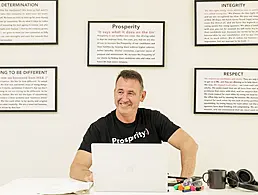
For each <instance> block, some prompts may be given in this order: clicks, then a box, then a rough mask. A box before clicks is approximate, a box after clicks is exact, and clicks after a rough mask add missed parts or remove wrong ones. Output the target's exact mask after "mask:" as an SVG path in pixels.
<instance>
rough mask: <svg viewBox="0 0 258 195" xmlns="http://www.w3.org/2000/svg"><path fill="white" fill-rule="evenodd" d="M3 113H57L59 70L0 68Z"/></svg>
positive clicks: (0, 104) (0, 102)
mask: <svg viewBox="0 0 258 195" xmlns="http://www.w3.org/2000/svg"><path fill="white" fill-rule="evenodd" d="M0 112H57V67H55V66H53V67H11V66H10V67H0Z"/></svg>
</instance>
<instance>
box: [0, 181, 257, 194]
mask: <svg viewBox="0 0 258 195" xmlns="http://www.w3.org/2000/svg"><path fill="white" fill-rule="evenodd" d="M50 181H53V178H22V179H16V180H13V181H11V182H9V183H7V184H5V185H3V186H0V195H38V192H40V191H41V190H43V189H45V188H46V186H47V185H48V184H49V183H50ZM175 193H177V194H179V193H181V194H182V193H183V192H181V191H176V190H174V189H173V188H171V189H170V192H168V193H121V192H94V187H93V188H92V189H91V191H90V194H95V195H169V194H175ZM183 194H189V195H190V194H195V195H199V194H200V195H207V194H213V195H215V194H219V195H220V194H221V195H222V194H223V195H231V194H232V195H233V194H237V195H252V194H255V195H258V192H253V191H247V190H244V189H241V188H238V189H236V188H234V189H232V188H229V187H227V188H226V189H223V190H212V189H209V188H208V187H206V186H205V189H204V190H203V191H195V192H185V193H183Z"/></svg>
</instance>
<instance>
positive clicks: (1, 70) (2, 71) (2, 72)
mask: <svg viewBox="0 0 258 195" xmlns="http://www.w3.org/2000/svg"><path fill="white" fill-rule="evenodd" d="M26 69H27V70H32V69H33V70H35V71H38V70H40V69H41V70H53V78H52V81H53V83H52V87H53V90H52V93H53V94H52V95H53V97H52V102H53V104H54V106H53V107H52V108H51V109H50V108H49V109H24V108H21V109H3V108H2V106H3V105H5V104H4V102H5V98H4V96H3V95H2V97H0V112H57V85H58V83H57V82H58V78H57V77H58V67H57V66H40V67H39V66H1V67H0V91H1V93H4V88H3V87H2V84H3V83H2V81H1V79H2V77H3V76H6V75H8V76H12V75H13V76H15V78H12V79H14V82H18V81H19V79H24V80H25V81H26V79H27V80H30V79H31V78H19V77H21V76H23V77H25V76H26V75H27V74H28V72H25V73H24V72H22V71H26ZM9 70H12V71H15V70H16V73H14V74H10V75H9V74H8V72H9ZM17 70H21V71H20V72H19V74H17ZM22 74H24V75H22ZM30 76H31V75H30ZM4 79H7V78H4ZM33 79H34V78H32V80H33ZM47 79H48V78H47ZM19 82H21V80H20V81H19ZM26 82H27V81H26ZM10 86H13V84H10ZM10 86H8V85H7V87H8V88H11V87H10ZM28 86H29V85H28ZM38 86H39V85H38ZM21 87H23V85H21ZM21 89H22V88H21ZM38 89H39V88H37V89H36V90H38ZM17 90H19V91H16V94H15V96H16V97H15V98H16V99H19V97H20V99H23V98H21V96H22V97H24V96H25V97H26V93H30V94H29V95H31V94H32V91H29V92H28V91H27V92H26V93H25V91H26V90H25V89H24V90H23V92H22V91H20V88H19V86H18V87H17ZM12 92H13V91H12ZM18 93H19V94H18ZM13 95H14V94H13ZM27 95H28V94H27ZM37 95H38V96H40V95H39V94H37ZM48 95H49V94H48ZM17 96H18V97H17ZM27 98H28V97H27ZM12 99H13V97H12ZM17 102H18V101H17ZM17 104H18V103H17ZM10 105H11V104H10ZM10 105H8V106H10ZM21 107H26V105H23V106H21Z"/></svg>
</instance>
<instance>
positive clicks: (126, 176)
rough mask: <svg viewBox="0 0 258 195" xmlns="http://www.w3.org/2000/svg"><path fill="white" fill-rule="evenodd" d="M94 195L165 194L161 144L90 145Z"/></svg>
mask: <svg viewBox="0 0 258 195" xmlns="http://www.w3.org/2000/svg"><path fill="white" fill-rule="evenodd" d="M92 171H93V178H94V189H95V191H96V192H167V191H168V182H167V180H168V179H167V178H168V153H167V147H166V145H164V144H145V143H142V144H133V143H131V144H111V143H110V144H104V143H103V144H92Z"/></svg>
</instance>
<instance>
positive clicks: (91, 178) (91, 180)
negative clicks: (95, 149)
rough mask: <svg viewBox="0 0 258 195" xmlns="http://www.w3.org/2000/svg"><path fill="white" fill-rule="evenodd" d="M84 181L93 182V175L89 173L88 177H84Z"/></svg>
mask: <svg viewBox="0 0 258 195" xmlns="http://www.w3.org/2000/svg"><path fill="white" fill-rule="evenodd" d="M84 181H87V182H93V174H92V173H91V174H90V175H86V176H85V178H84Z"/></svg>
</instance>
